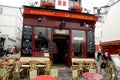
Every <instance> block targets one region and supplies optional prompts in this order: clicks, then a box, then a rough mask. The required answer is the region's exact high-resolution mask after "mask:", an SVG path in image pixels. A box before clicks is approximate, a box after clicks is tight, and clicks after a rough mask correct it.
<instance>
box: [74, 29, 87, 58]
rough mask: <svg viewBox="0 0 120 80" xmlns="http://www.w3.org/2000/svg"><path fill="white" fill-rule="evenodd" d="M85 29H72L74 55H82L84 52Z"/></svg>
mask: <svg viewBox="0 0 120 80" xmlns="http://www.w3.org/2000/svg"><path fill="white" fill-rule="evenodd" d="M84 43H85V31H80V30H72V49H73V50H72V51H73V56H74V57H82V56H83V53H84Z"/></svg>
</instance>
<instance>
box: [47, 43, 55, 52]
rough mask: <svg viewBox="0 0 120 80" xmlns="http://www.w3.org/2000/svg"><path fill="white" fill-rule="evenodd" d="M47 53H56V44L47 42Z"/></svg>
mask: <svg viewBox="0 0 120 80" xmlns="http://www.w3.org/2000/svg"><path fill="white" fill-rule="evenodd" d="M49 53H56V44H55V43H54V42H49Z"/></svg>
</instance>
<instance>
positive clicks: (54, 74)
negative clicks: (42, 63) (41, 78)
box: [49, 68, 59, 80]
mask: <svg viewBox="0 0 120 80" xmlns="http://www.w3.org/2000/svg"><path fill="white" fill-rule="evenodd" d="M49 74H50V75H51V76H52V77H54V78H55V79H56V80H58V79H59V69H58V68H51V69H50V72H49Z"/></svg>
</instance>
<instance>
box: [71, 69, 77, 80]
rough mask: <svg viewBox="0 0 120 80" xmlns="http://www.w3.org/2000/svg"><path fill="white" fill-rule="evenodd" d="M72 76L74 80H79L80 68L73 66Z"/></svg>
mask: <svg viewBox="0 0 120 80" xmlns="http://www.w3.org/2000/svg"><path fill="white" fill-rule="evenodd" d="M71 77H72V80H78V78H79V73H78V68H76V67H73V68H72V69H71Z"/></svg>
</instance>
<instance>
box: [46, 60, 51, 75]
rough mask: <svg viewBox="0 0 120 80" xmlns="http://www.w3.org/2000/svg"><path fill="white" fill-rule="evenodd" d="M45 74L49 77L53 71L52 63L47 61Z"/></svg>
mask: <svg viewBox="0 0 120 80" xmlns="http://www.w3.org/2000/svg"><path fill="white" fill-rule="evenodd" d="M45 65H46V66H45V74H46V75H48V74H49V72H50V69H51V62H50V61H46V62H45Z"/></svg>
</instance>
